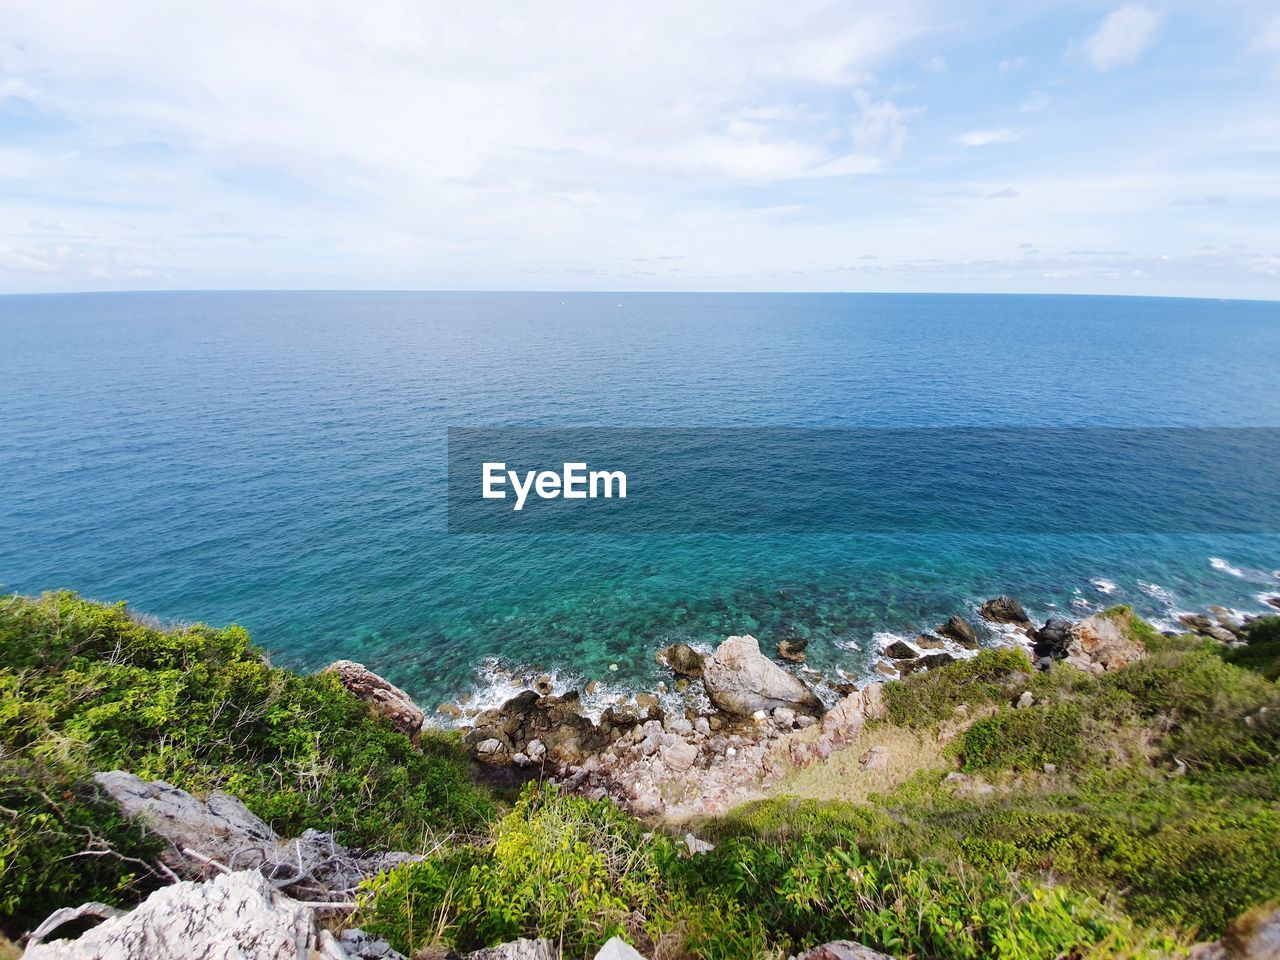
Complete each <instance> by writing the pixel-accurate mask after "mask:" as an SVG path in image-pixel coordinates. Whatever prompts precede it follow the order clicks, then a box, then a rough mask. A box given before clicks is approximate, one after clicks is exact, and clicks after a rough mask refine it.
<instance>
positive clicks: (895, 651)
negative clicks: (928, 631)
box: [884, 640, 920, 660]
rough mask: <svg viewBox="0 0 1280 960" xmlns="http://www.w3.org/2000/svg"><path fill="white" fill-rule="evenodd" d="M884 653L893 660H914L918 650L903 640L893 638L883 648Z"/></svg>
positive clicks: (918, 653) (918, 652)
mask: <svg viewBox="0 0 1280 960" xmlns="http://www.w3.org/2000/svg"><path fill="white" fill-rule="evenodd" d="M884 655H885V656H886V657H889V658H890V659H893V660H914V659H915V658H916V657H918V656H919V655H920V651H919V650H917V649H916V648H915V647H913V646H911V644H909V643H907V642H905V641H903V640H895V641H893V643H891V644H889V645H888V646H887V647H885V648H884Z"/></svg>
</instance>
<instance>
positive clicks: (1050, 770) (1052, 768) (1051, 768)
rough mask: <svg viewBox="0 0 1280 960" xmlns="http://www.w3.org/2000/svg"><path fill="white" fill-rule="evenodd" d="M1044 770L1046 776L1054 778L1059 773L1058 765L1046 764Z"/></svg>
mask: <svg viewBox="0 0 1280 960" xmlns="http://www.w3.org/2000/svg"><path fill="white" fill-rule="evenodd" d="M1043 769H1044V772H1045V773H1046V774H1048V775H1049V776H1053V775H1054V774H1055V773H1057V772H1058V765H1057V764H1056V763H1046V764H1045V765H1044V768H1043Z"/></svg>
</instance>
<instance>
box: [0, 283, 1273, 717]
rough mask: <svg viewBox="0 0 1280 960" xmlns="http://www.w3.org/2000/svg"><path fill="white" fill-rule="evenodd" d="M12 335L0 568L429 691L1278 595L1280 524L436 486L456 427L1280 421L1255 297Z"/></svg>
mask: <svg viewBox="0 0 1280 960" xmlns="http://www.w3.org/2000/svg"><path fill="white" fill-rule="evenodd" d="M0 338H2V339H0V344H2V345H3V346H2V348H0V410H3V421H2V422H0V463H2V464H3V469H2V470H0V583H3V584H4V585H5V586H6V588H8V589H10V590H18V591H22V592H36V591H40V590H44V589H49V588H53V587H64V586H65V587H72V588H74V589H77V590H79V591H81V592H82V593H84V594H86V595H88V596H91V597H95V598H100V599H118V598H125V599H127V600H129V602H130V603H131V604H132V605H133V606H134V607H136V608H137V609H140V610H145V611H149V612H151V613H154V614H156V615H159V616H161V617H166V618H176V619H187V620H194V619H200V620H205V621H209V622H213V623H226V622H231V621H236V622H239V623H242V624H244V625H246V626H247V627H249V628H250V630H251V631H252V632H253V634H254V636H255V638H256V639H257V640H258V641H259V642H260V643H262V644H263V645H264V646H266V647H267V648H268V649H269V650H270V651H271V652H272V655H273V658H274V659H275V661H276V662H278V663H285V664H290V665H294V666H299V667H304V668H313V667H319V666H323V665H324V664H326V663H328V662H329V661H331V660H333V659H336V658H339V657H350V658H353V659H358V660H362V661H364V662H366V663H368V664H369V665H370V666H372V667H373V668H374V669H377V670H379V671H381V672H384V673H386V674H387V675H388V676H390V677H391V678H393V679H394V680H395V681H396V682H398V683H401V684H402V685H404V686H405V687H406V688H408V689H409V690H410V691H412V692H413V693H415V694H417V695H419V696H423V697H427V698H435V697H444V696H447V695H452V694H454V693H456V692H457V691H458V690H460V689H462V688H465V687H467V686H469V685H471V684H473V683H476V682H477V674H476V668H477V665H478V664H480V663H481V662H482V661H483V660H484V659H485V658H490V657H493V658H501V659H503V660H505V661H506V662H508V663H510V664H511V665H513V666H519V667H528V668H532V669H538V670H542V669H554V670H558V671H560V672H561V673H562V674H563V675H565V676H566V677H569V676H573V677H579V678H584V679H589V678H605V679H609V680H612V681H615V682H616V683H619V684H627V683H637V682H645V683H651V682H654V681H655V680H656V679H657V677H658V676H659V674H658V671H657V669H656V667H654V666H653V664H652V653H653V651H654V650H655V649H656V647H657V646H658V645H659V644H661V643H663V642H666V641H667V640H669V639H672V638H685V639H691V640H693V641H695V642H702V643H713V642H715V641H717V640H718V639H720V638H722V637H723V636H726V635H728V634H730V633H741V632H751V633H755V634H756V635H757V636H759V637H760V638H761V640H762V641H763V642H765V643H769V642H772V641H773V640H776V638H778V637H780V636H782V635H784V634H789V633H790V634H799V635H803V636H807V637H809V638H810V639H811V646H810V653H811V659H812V660H813V662H814V663H815V664H816V665H817V666H818V667H821V668H824V669H828V670H835V669H837V668H838V669H841V670H844V671H846V672H847V673H849V674H850V675H855V676H856V675H859V674H862V673H865V672H866V671H867V670H868V669H869V665H870V662H871V661H872V660H874V658H875V650H876V649H877V647H878V643H879V641H878V640H877V634H883V633H895V632H911V631H914V630H916V629H917V628H920V627H924V626H928V625H931V624H936V623H938V622H941V620H943V619H945V618H946V616H948V615H950V614H951V613H953V612H963V611H964V610H966V609H971V608H972V606H973V605H974V604H975V603H976V602H978V601H980V600H981V599H982V598H983V597H985V596H988V595H991V594H993V593H998V592H1010V593H1014V594H1016V595H1017V596H1019V597H1021V598H1022V600H1023V601H1024V603H1026V604H1027V606H1028V608H1029V609H1030V610H1031V611H1032V612H1033V614H1036V615H1039V616H1044V615H1047V614H1048V613H1050V612H1053V611H1054V610H1059V611H1070V610H1076V611H1079V612H1081V613H1083V612H1085V611H1086V610H1089V609H1098V608H1100V607H1102V606H1106V605H1110V604H1112V603H1115V602H1121V601H1123V602H1130V603H1133V604H1134V605H1135V606H1137V607H1138V608H1139V609H1140V610H1142V611H1143V612H1144V613H1146V614H1148V615H1150V616H1153V617H1156V618H1162V619H1164V620H1168V619H1169V617H1171V616H1172V614H1173V613H1174V612H1176V611H1178V610H1186V609H1197V608H1200V607H1202V606H1204V605H1205V604H1208V603H1215V602H1216V603H1224V604H1227V605H1230V606H1234V607H1236V608H1239V609H1242V610H1263V609H1265V607H1264V606H1263V604H1262V601H1261V599H1260V595H1262V594H1265V593H1270V592H1276V591H1277V590H1280V580H1278V579H1277V578H1276V576H1275V573H1274V571H1276V570H1277V569H1280V538H1277V537H1275V536H1152V535H1145V536H1144V535H1110V536H1104V535H1090V536H1082V535H1072V536H1068V535H1056V536H1046V535H1042V536H984V537H978V536H972V535H969V536H966V535H960V534H946V535H941V534H939V535H930V536H925V535H915V536H894V535H887V534H881V535H875V536H871V535H863V536H859V535H854V534H839V535H837V534H804V535H767V534H753V535H693V534H690V535H679V536H664V537H655V536H616V535H615V536H611V535H605V534H593V535H543V536H533V537H503V536H476V535H469V536H462V535H449V534H447V533H446V532H445V496H444V492H445V491H444V480H445V469H446V465H445V456H444V451H445V433H446V429H447V428H448V427H450V426H455V427H456V426H485V425H495V424H503V425H526V426H582V425H593V426H596V425H599V426H610V425H621V426H717V427H723V426H783V425H792V426H821V427H877V426H950V425H971V426H972V425H978V426H993V425H1008V426H1031V425H1035V426H1046V425H1067V426H1148V425H1162V426H1277V425H1280V396H1278V395H1277V391H1276V387H1275V385H1276V382H1277V381H1278V379H1280V378H1278V377H1277V366H1278V363H1280V361H1278V358H1280V304H1275V303H1251V302H1228V303H1224V302H1217V301H1192V300H1164V299H1129V298H1095V297H1087V298H1086V297H1022V296H1017V297H990V296H932V295H926V296H890V295H634V294H603V295H601V294H409V293H403V294H402V293H183V294H136V295H135V294H115V295H85V296H48V297H44V296H42V297H4V298H0ZM1134 496H1139V497H1140V496H1142V491H1141V490H1135V491H1134ZM882 639H883V637H881V638H880V640H882ZM611 664H616V665H617V668H618V669H617V670H616V671H610V669H609V668H610V665H611Z"/></svg>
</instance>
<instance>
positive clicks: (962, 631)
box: [937, 601, 1021, 650]
mask: <svg viewBox="0 0 1280 960" xmlns="http://www.w3.org/2000/svg"><path fill="white" fill-rule="evenodd" d="M989 602H992V603H994V601H989ZM1015 602H1016V601H1015ZM1019 609H1021V608H1019ZM983 615H984V616H985V615H986V607H985V606H984V607H983ZM937 632H938V635H939V636H943V637H946V638H947V639H949V640H954V641H955V642H956V643H958V644H960V646H962V647H964V648H965V649H966V650H977V649H978V631H977V630H975V629H974V627H973V624H972V623H970V622H969V621H968V620H966V619H965V618H964V617H961V616H958V615H957V616H953V617H952V618H951V619H949V620H948V621H947V622H946V623H944V624H943V625H942V626H940V627H938V630H937Z"/></svg>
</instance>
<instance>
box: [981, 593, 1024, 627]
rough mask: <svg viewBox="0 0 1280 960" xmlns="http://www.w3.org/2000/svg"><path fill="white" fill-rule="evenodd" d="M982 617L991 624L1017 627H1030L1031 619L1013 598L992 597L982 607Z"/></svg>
mask: <svg viewBox="0 0 1280 960" xmlns="http://www.w3.org/2000/svg"><path fill="white" fill-rule="evenodd" d="M982 617H983V619H984V620H990V621H991V622H992V623H1012V624H1014V625H1016V626H1019V627H1027V626H1030V625H1031V618H1030V617H1028V616H1027V611H1026V610H1024V609H1023V608H1022V604H1020V603H1019V602H1018V601H1017V600H1015V599H1013V597H1006V596H999V597H992V598H991V599H990V600H988V601H987V602H986V603H984V604H983V605H982Z"/></svg>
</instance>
